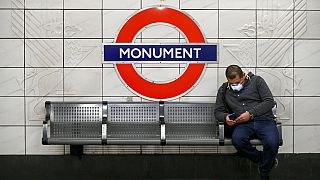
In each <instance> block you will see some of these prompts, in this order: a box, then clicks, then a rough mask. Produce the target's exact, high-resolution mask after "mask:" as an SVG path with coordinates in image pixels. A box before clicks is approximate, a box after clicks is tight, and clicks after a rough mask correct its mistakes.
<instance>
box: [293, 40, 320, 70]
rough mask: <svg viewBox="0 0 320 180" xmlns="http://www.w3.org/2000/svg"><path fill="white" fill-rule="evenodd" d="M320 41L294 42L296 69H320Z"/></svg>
mask: <svg viewBox="0 0 320 180" xmlns="http://www.w3.org/2000/svg"><path fill="white" fill-rule="evenodd" d="M319 56H320V40H296V41H295V42H294V66H295V67H320V61H319Z"/></svg>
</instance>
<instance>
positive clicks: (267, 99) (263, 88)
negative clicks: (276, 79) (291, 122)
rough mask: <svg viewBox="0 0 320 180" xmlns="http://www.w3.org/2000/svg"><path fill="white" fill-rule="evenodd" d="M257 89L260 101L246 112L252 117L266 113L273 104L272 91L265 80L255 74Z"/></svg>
mask: <svg viewBox="0 0 320 180" xmlns="http://www.w3.org/2000/svg"><path fill="white" fill-rule="evenodd" d="M257 89H258V93H259V95H260V99H261V103H259V104H258V105H257V106H255V107H253V108H252V109H249V110H248V112H249V113H250V114H252V115H253V116H254V117H257V116H261V115H263V114H265V113H267V112H268V111H270V110H271V109H272V107H273V106H274V99H273V96H272V93H271V91H270V89H269V87H268V85H267V83H266V82H265V80H264V79H263V78H262V77H260V76H257Z"/></svg>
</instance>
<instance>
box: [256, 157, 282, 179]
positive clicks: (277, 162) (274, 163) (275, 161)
mask: <svg viewBox="0 0 320 180" xmlns="http://www.w3.org/2000/svg"><path fill="white" fill-rule="evenodd" d="M278 164H279V161H278V158H275V159H274V161H273V163H272V167H271V169H275V168H277V167H278ZM259 167H260V166H259V163H258V173H259V175H260V169H259ZM260 178H261V179H269V176H261V175H260Z"/></svg>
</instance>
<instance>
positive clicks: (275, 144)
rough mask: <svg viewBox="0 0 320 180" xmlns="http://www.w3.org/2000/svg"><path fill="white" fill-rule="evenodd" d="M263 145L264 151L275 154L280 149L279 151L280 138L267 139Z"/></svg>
mask: <svg viewBox="0 0 320 180" xmlns="http://www.w3.org/2000/svg"><path fill="white" fill-rule="evenodd" d="M262 143H263V149H266V150H269V151H272V152H274V153H277V152H278V149H279V139H278V138H266V139H265V140H264V141H263V142H262Z"/></svg>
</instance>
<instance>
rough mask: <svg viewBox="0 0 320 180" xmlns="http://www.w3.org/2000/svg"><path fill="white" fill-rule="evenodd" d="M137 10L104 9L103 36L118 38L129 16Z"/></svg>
mask: <svg viewBox="0 0 320 180" xmlns="http://www.w3.org/2000/svg"><path fill="white" fill-rule="evenodd" d="M134 12H136V11H135V10H104V11H103V37H104V38H116V36H117V35H118V33H119V30H120V28H122V26H123V24H124V23H125V21H126V19H127V18H130V17H131V16H132V15H133V13H134Z"/></svg>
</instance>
